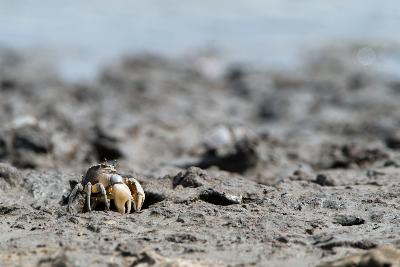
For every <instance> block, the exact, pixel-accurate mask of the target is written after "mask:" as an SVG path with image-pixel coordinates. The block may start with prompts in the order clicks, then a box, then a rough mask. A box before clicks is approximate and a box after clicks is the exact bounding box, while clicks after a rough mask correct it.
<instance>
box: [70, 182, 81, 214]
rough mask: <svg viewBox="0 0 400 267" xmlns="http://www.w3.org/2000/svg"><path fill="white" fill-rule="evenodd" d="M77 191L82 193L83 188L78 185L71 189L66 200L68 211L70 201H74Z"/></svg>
mask: <svg viewBox="0 0 400 267" xmlns="http://www.w3.org/2000/svg"><path fill="white" fill-rule="evenodd" d="M78 191H79V192H82V191H83V186H82V184H80V183H78V184H77V185H75V187H74V189H72V191H71V194H70V195H69V198H68V211H69V210H70V206H71V204H72V201H74V200H75V198H76V194H77V193H78Z"/></svg>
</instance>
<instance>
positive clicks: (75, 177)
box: [0, 49, 400, 266]
mask: <svg viewBox="0 0 400 267" xmlns="http://www.w3.org/2000/svg"><path fill="white" fill-rule="evenodd" d="M353 55H354V51H353V50H352V49H339V50H334V51H332V50H325V51H321V52H320V53H319V54H318V56H314V58H313V60H310V61H307V62H305V63H304V66H303V67H302V68H301V69H300V70H299V71H292V72H289V73H287V72H281V71H275V70H254V69H249V68H246V67H244V66H239V65H237V66H224V65H223V64H222V63H221V64H220V63H219V62H218V61H217V60H215V59H212V58H204V57H201V56H199V57H191V58H185V59H179V60H178V59H177V60H169V59H165V58H161V57H158V56H153V55H137V56H131V57H126V58H124V59H122V60H120V61H116V62H115V63H114V64H112V65H110V66H108V67H107V68H105V69H104V70H103V71H102V72H101V73H99V77H98V78H97V79H96V80H95V81H93V82H91V83H74V84H72V83H66V82H63V81H62V80H61V79H60V78H59V77H57V75H56V74H54V73H53V72H52V70H51V69H50V68H46V67H42V66H37V65H34V64H32V62H30V61H29V60H28V59H25V58H24V57H23V56H21V55H19V54H17V53H14V52H12V51H5V52H3V53H1V57H0V96H1V97H0V161H1V162H2V163H1V164H0V218H1V220H0V232H1V235H0V266H266V265H268V266H316V265H318V264H322V263H323V262H327V261H330V260H335V259H338V258H340V257H342V256H346V255H352V254H353V253H360V252H368V251H369V250H370V249H374V248H380V247H381V246H383V245H391V246H393V247H399V246H400V239H399V237H398V233H399V231H400V229H399V225H400V223H399V222H400V217H399V207H400V206H399V199H398V198H399V194H400V186H399V182H398V177H399V174H400V170H399V166H400V158H399V153H398V149H400V132H399V131H398V127H399V118H400V108H399V105H398V99H399V97H400V94H399V93H400V81H399V80H396V79H395V78H393V77H392V78H391V77H388V76H384V75H379V74H377V73H375V72H373V71H372V70H371V69H369V68H368V67H362V66H359V65H357V64H354V62H353V60H352V59H353ZM210 70H213V71H210ZM104 159H107V160H117V162H118V167H117V168H118V170H119V171H120V172H121V173H122V174H129V175H134V176H135V177H137V178H138V180H139V181H140V182H141V184H142V186H143V188H144V190H145V192H146V201H145V204H144V208H143V210H142V211H140V212H137V213H131V214H128V215H124V216H121V215H120V214H119V213H117V212H116V211H115V210H114V211H110V212H105V211H103V208H104V207H101V206H99V207H97V210H95V211H93V212H90V213H88V212H82V207H83V195H81V196H79V198H78V199H77V201H75V202H74V210H73V211H72V212H70V213H68V212H67V210H66V206H65V204H66V201H67V199H68V195H69V192H70V188H71V185H73V184H74V183H76V182H77V181H79V180H80V177H81V175H82V174H84V172H85V170H86V169H87V168H88V167H90V166H91V164H94V163H96V162H99V161H102V160H104ZM191 166H197V167H191ZM338 266H339V265H338ZM340 266H344V265H340ZM359 266H361V265H359ZM371 266H375V265H371ZM376 266H380V265H376ZM382 266H383V265H382ZM386 266H388V265H386ZM393 266H394V265H393Z"/></svg>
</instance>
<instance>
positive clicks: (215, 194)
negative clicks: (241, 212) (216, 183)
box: [200, 188, 242, 206]
mask: <svg viewBox="0 0 400 267" xmlns="http://www.w3.org/2000/svg"><path fill="white" fill-rule="evenodd" d="M200 199H201V200H203V201H205V202H208V203H211V204H214V205H219V206H228V205H233V204H240V203H241V202H242V196H236V195H231V194H228V193H225V192H219V191H216V190H214V189H212V188H209V189H207V190H204V191H203V192H201V193H200Z"/></svg>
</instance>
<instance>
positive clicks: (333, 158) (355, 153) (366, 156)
mask: <svg viewBox="0 0 400 267" xmlns="http://www.w3.org/2000/svg"><path fill="white" fill-rule="evenodd" d="M386 159H388V154H387V153H386V152H384V151H383V150H382V149H379V148H365V147H363V146H361V145H360V144H344V145H331V146H330V147H329V148H328V149H327V154H326V155H323V156H322V160H323V161H322V162H320V163H319V167H320V168H323V169H335V168H342V169H347V168H355V167H360V168H364V167H366V166H370V165H372V164H374V163H375V162H378V161H384V160H386Z"/></svg>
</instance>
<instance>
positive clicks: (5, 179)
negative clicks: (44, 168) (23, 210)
mask: <svg viewBox="0 0 400 267" xmlns="http://www.w3.org/2000/svg"><path fill="white" fill-rule="evenodd" d="M22 182H23V179H22V176H21V174H20V173H19V171H18V169H17V168H15V167H13V166H11V165H9V164H7V163H0V188H2V189H4V187H5V186H6V184H8V185H9V186H11V187H16V186H20V185H22ZM4 183H6V184H4Z"/></svg>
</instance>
